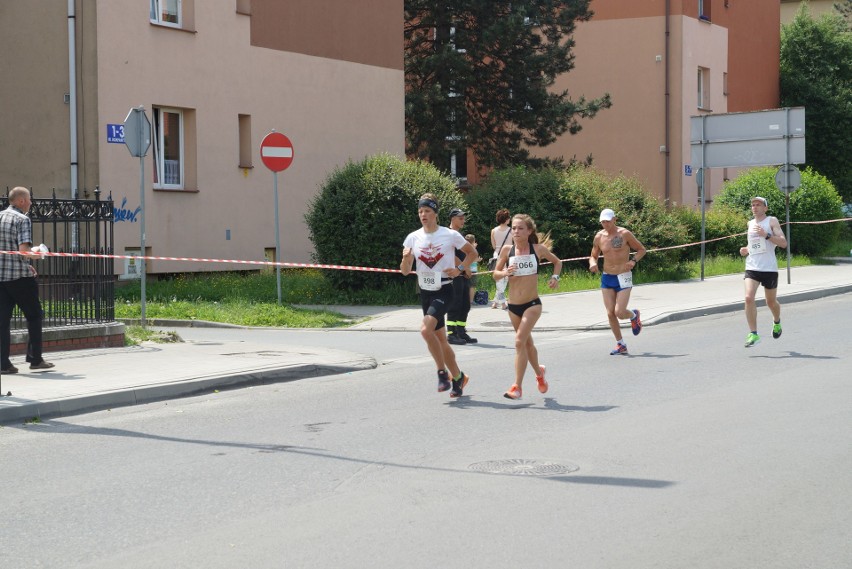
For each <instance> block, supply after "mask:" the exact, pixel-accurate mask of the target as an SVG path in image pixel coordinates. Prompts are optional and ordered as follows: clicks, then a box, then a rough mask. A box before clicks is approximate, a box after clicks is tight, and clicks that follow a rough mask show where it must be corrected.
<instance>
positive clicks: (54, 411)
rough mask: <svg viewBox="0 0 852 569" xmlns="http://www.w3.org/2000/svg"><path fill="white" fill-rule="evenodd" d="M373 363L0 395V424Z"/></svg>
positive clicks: (363, 367) (322, 374) (334, 372)
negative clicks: (12, 398) (7, 400)
mask: <svg viewBox="0 0 852 569" xmlns="http://www.w3.org/2000/svg"><path fill="white" fill-rule="evenodd" d="M377 366H378V363H377V362H376V361H375V360H374V359H372V358H368V357H366V356H365V357H364V358H363V359H360V360H353V361H352V362H351V363H341V364H330V365H324V364H295V365H293V366H288V367H284V368H278V369H270V370H260V371H252V372H245V373H238V374H230V375H217V376H209V377H202V378H198V379H190V380H182V381H175V382H169V383H162V384H155V385H145V386H140V387H135V388H132V389H117V390H115V391H105V392H102V393H93V394H90V395H80V396H75V397H68V398H64V399H55V400H50V401H32V402H26V403H22V404H18V405H14V406H9V407H4V406H2V399H0V424H6V423H13V422H16V421H28V420H31V419H33V418H38V419H50V418H57V417H67V416H69V415H77V414H82V413H90V412H92V411H101V410H104V409H113V408H116V407H128V406H133V405H142V404H145V403H154V402H157V401H165V400H170V399H176V398H179V397H188V396H192V395H199V394H202V393H204V392H212V391H214V390H225V389H234V388H243V387H252V386H257V385H269V384H273V383H284V382H289V381H296V380H300V379H309V378H312V377H325V376H329V375H340V374H344V373H351V372H355V371H362V370H368V369H375V368H376V367H377Z"/></svg>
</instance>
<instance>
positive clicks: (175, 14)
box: [151, 0, 182, 28]
mask: <svg viewBox="0 0 852 569" xmlns="http://www.w3.org/2000/svg"><path fill="white" fill-rule="evenodd" d="M180 4H181V0H151V22H153V23H155V24H161V25H163V26H171V27H174V28H179V27H181V23H182V22H181V6H180Z"/></svg>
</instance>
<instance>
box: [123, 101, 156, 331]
mask: <svg viewBox="0 0 852 569" xmlns="http://www.w3.org/2000/svg"><path fill="white" fill-rule="evenodd" d="M124 144H125V145H126V146H127V150H129V151H130V155H131V156H138V157H139V196H140V199H139V206H140V210H141V211H140V219H139V221H140V224H141V225H140V226H139V234H140V241H141V244H142V248H141V249H139V254H140V256H141V257H140V259H139V275H140V279H141V281H140V282H141V287H142V290H141V297H142V311H141V314H140V324H141V325H142V327H143V328H144V327H145V326H146V325H147V320H146V319H145V155H146V154H148V149H149V148H151V121H149V120H148V116H147V115H146V114H145V107H142V106H139V107H134V108H132V109H130V112H129V113H127V117H126V118H125V119H124Z"/></svg>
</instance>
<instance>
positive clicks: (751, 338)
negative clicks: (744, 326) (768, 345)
mask: <svg viewBox="0 0 852 569" xmlns="http://www.w3.org/2000/svg"><path fill="white" fill-rule="evenodd" d="M759 343H760V336H758V335H757V334H755V333H754V332H749V335H748V336H746V341H745V347H746V348H750V347H752V346H756V345H758V344H759Z"/></svg>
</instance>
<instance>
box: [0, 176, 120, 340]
mask: <svg viewBox="0 0 852 569" xmlns="http://www.w3.org/2000/svg"><path fill="white" fill-rule="evenodd" d="M31 193H32V191H31ZM94 193H95V199H93V200H80V199H77V200H73V199H57V198H56V193H55V192H54V194H53V197H52V198H46V199H40V198H37V197H33V199H32V207H31V208H30V213H29V217H30V219H31V220H32V223H33V245H34V246H35V245H39V244H40V243H44V244H45V245H47V247H48V249H49V250H50V251H51V252H52V253H82V254H97V255H112V254H113V242H114V241H113V236H114V235H113V221H114V217H113V215H114V210H113V202H112V199H108V200H101V199H100V194H101V192H100V190H97V189H96V190H95V192H94ZM7 207H9V199H8V189H7V196H3V197H2V198H0V208H2V209H6V208H7ZM33 265H34V266H35V268H36V271H38V284H39V298H40V299H41V306H42V309H43V310H44V326H45V327H46V328H47V327H61V326H79V325H84V324H91V323H102V322H112V321H114V320H115V281H116V275H115V270H114V259H101V258H92V257H54V256H47V257H46V258H44V259H41V260H35V261H33ZM26 327H27V324H26V320H25V319H24V317H23V315H22V314H21V312H20V310H17V309H16V310H15V312H14V315H13V317H12V328H13V329H16V328H22V329H26Z"/></svg>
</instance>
